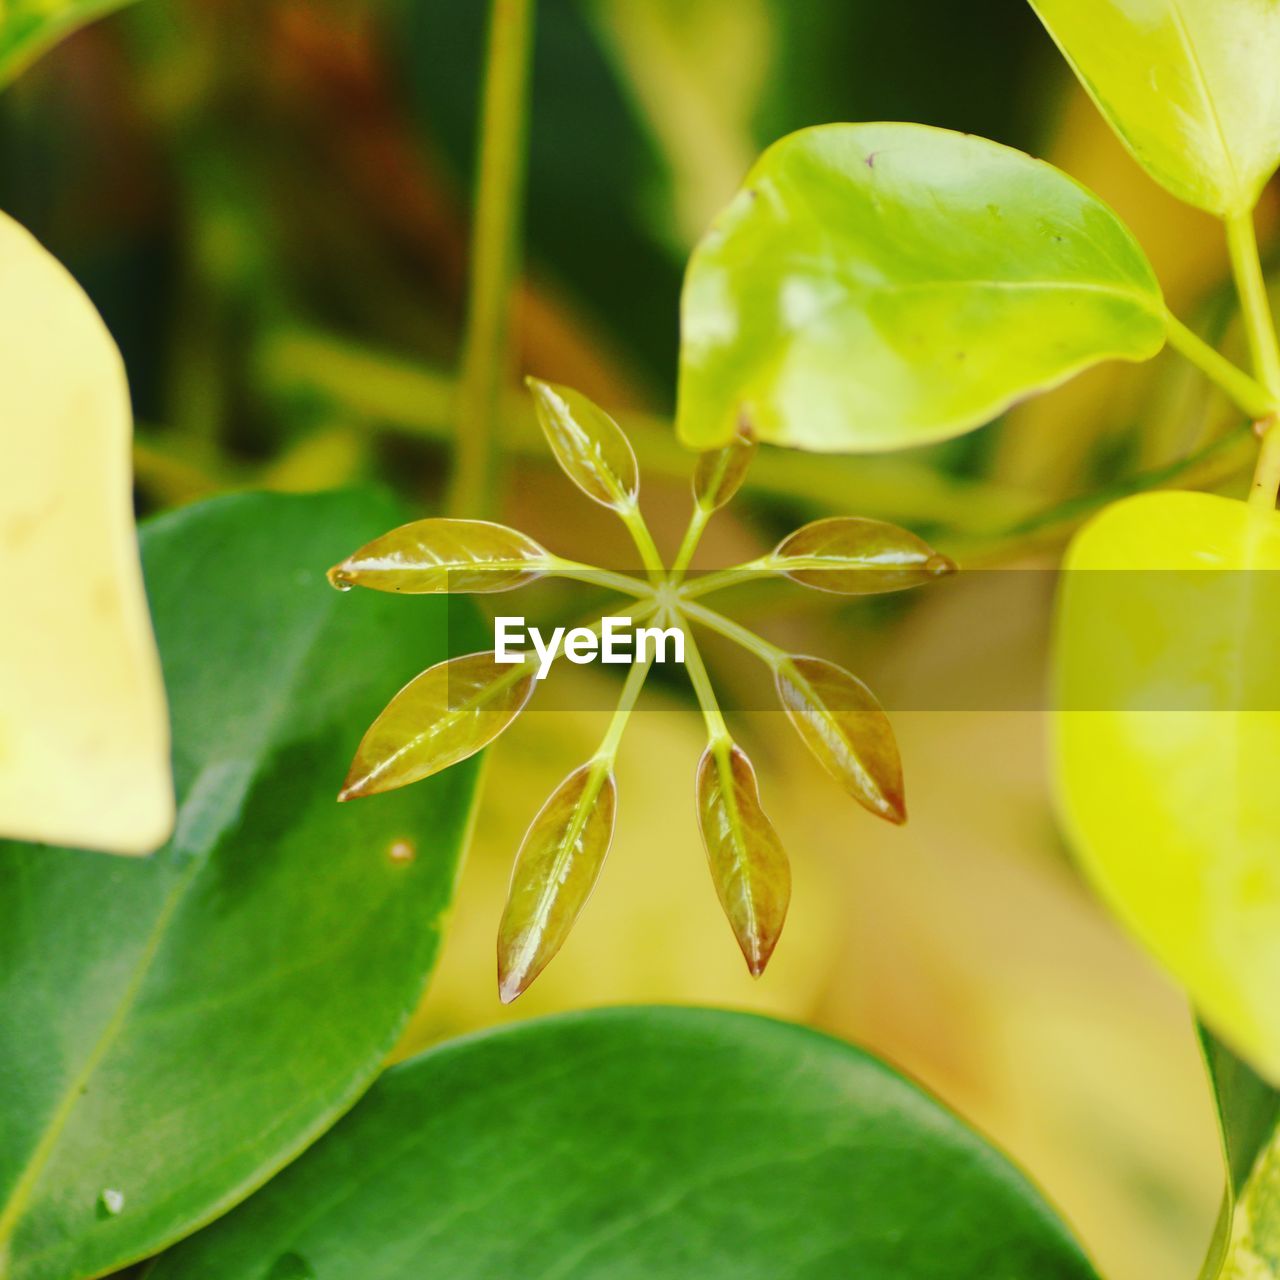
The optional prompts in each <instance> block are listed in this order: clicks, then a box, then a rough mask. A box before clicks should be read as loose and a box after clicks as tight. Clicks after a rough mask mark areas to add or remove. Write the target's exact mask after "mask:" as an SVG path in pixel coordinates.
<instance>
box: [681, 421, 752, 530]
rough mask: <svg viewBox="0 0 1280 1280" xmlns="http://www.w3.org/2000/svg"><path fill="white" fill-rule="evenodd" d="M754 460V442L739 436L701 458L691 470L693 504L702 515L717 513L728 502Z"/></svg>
mask: <svg viewBox="0 0 1280 1280" xmlns="http://www.w3.org/2000/svg"><path fill="white" fill-rule="evenodd" d="M755 456H756V442H755V441H754V440H752V439H751V437H750V436H748V435H744V434H743V433H742V432H739V433H738V434H737V435H736V436H734V438H733V440H732V441H730V443H729V444H727V445H725V446H724V448H723V449H710V450H708V451H707V452H705V453H702V454H700V455H699V456H698V461H697V462H696V463H694V467H693V500H694V501H695V502H696V503H697V504H698V506H700V507H702V508H703V510H705V511H718V510H719V509H720V508H721V507H723V506H724V505H725V504H726V503H728V502H731V501H732V500H733V495H734V494H735V493H737V492H738V490H739V489H741V488H742V482H743V481H744V480H745V479H746V478H747V472H748V470H750V467H751V462H752V459H753V458H754V457H755Z"/></svg>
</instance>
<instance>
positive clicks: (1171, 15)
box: [1031, 0, 1280, 214]
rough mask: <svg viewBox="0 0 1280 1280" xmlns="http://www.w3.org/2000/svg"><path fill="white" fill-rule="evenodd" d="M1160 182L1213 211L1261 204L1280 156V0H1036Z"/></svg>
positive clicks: (1084, 79)
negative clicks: (1261, 194) (1279, 0)
mask: <svg viewBox="0 0 1280 1280" xmlns="http://www.w3.org/2000/svg"><path fill="white" fill-rule="evenodd" d="M1031 6H1032V8H1033V9H1035V11H1036V12H1037V13H1038V14H1039V15H1040V20H1041V21H1042V22H1043V23H1044V25H1045V26H1046V27H1047V28H1048V29H1049V34H1050V35H1052V36H1053V38H1054V40H1056V41H1057V43H1058V47H1059V48H1060V49H1061V50H1062V52H1063V54H1065V56H1066V58H1067V61H1068V62H1070V63H1071V65H1072V67H1073V68H1074V69H1075V73H1076V75H1078V76H1079V77H1080V80H1081V83H1082V84H1083V85H1084V87H1085V88H1086V89H1087V90H1088V91H1089V94H1090V96H1091V97H1092V98H1093V100H1094V102H1096V103H1097V104H1098V108H1099V110H1100V111H1101V112H1102V114H1103V115H1104V116H1106V118H1107V120H1108V121H1109V122H1110V124H1111V126H1112V128H1114V129H1115V131H1116V132H1117V133H1118V134H1119V135H1120V138H1121V140H1122V141H1123V142H1124V144H1125V146H1127V147H1128V148H1129V150H1130V151H1131V152H1132V153H1133V155H1134V156H1135V157H1136V159H1137V160H1138V161H1139V162H1140V163H1141V164H1142V165H1143V166H1144V167H1145V168H1146V170H1147V172H1148V173H1150V174H1151V176H1152V177H1153V178H1155V179H1156V180H1157V181H1158V182H1160V183H1162V184H1163V185H1164V186H1165V187H1167V188H1168V189H1169V190H1170V191H1172V192H1173V194H1174V195H1176V196H1178V197H1179V198H1180V199H1183V200H1186V201H1187V202H1188V203H1189V204H1193V205H1196V206H1197V207H1199V208H1201V209H1207V210H1208V211H1209V212H1210V213H1216V214H1231V213H1243V212H1245V211H1246V210H1249V209H1252V208H1253V205H1254V203H1255V202H1256V200H1257V198H1258V194H1259V192H1260V191H1261V190H1262V188H1263V186H1264V185H1265V184H1266V182H1267V179H1268V178H1270V177H1271V175H1272V174H1273V173H1274V172H1275V168H1276V164H1277V163H1278V162H1280V88H1278V87H1277V84H1276V67H1277V66H1280V5H1276V4H1274V3H1272V0H1031Z"/></svg>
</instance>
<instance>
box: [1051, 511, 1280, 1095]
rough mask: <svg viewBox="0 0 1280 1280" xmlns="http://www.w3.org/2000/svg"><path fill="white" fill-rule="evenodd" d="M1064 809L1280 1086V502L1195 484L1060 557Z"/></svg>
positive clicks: (1130, 919)
mask: <svg viewBox="0 0 1280 1280" xmlns="http://www.w3.org/2000/svg"><path fill="white" fill-rule="evenodd" d="M1065 568H1066V571H1065V573H1064V575H1063V586H1062V594H1061V600H1060V604H1059V618H1058V632H1057V657H1056V662H1057V677H1056V678H1057V688H1058V692H1057V699H1058V706H1059V708H1060V709H1059V711H1058V712H1057V714H1056V716H1055V726H1054V733H1055V747H1056V756H1057V774H1058V789H1059V793H1060V808H1061V812H1062V817H1063V820H1064V823H1065V826H1066V829H1067V833H1068V835H1069V836H1070V838H1071V840H1072V843H1073V844H1074V846H1075V849H1076V852H1077V854H1078V856H1079V859H1080V862H1081V864H1082V866H1083V867H1084V869H1085V871H1086V872H1087V873H1088V875H1089V876H1090V878H1091V879H1092V880H1093V882H1094V884H1095V885H1096V886H1097V888H1098V890H1099V891H1100V893H1101V894H1102V896H1103V897H1104V898H1105V899H1106V900H1107V901H1108V902H1109V903H1110V905H1111V906H1112V908H1113V909H1114V910H1115V911H1116V913H1117V914H1118V915H1119V916H1120V918H1121V919H1122V920H1123V921H1124V922H1125V923H1126V924H1127V925H1128V926H1129V927H1130V928H1131V929H1132V930H1133V931H1134V932H1135V933H1136V934H1137V935H1138V936H1139V937H1140V938H1142V939H1143V941H1144V942H1146V944H1147V945H1148V946H1149V947H1150V948H1151V949H1152V950H1153V951H1154V952H1155V954H1156V955H1157V956H1158V957H1159V958H1160V959H1161V960H1162V961H1163V962H1164V963H1165V965H1166V966H1167V967H1168V968H1169V969H1170V970H1171V971H1172V972H1173V973H1174V974H1175V975H1176V976H1177V978H1178V980H1179V981H1180V982H1181V983H1182V985H1183V986H1184V987H1185V988H1186V989H1187V991H1188V992H1189V994H1190V996H1191V999H1192V1001H1193V1002H1194V1003H1195V1005H1196V1007H1197V1009H1198V1010H1199V1011H1200V1013H1201V1015H1202V1017H1203V1019H1204V1020H1205V1022H1206V1023H1208V1025H1209V1026H1210V1027H1212V1028H1213V1030H1214V1031H1215V1032H1216V1033H1217V1034H1218V1035H1219V1036H1221V1037H1222V1038H1223V1039H1224V1040H1225V1041H1226V1042H1227V1043H1228V1044H1229V1045H1230V1046H1231V1047H1232V1048H1233V1049H1234V1050H1235V1051H1236V1052H1238V1053H1239V1054H1241V1056H1243V1057H1244V1058H1245V1059H1246V1060H1247V1061H1248V1062H1249V1063H1250V1064H1251V1065H1252V1066H1253V1067H1254V1068H1255V1069H1256V1070H1257V1071H1258V1072H1259V1073H1260V1074H1261V1075H1263V1076H1264V1077H1265V1078H1266V1079H1267V1080H1269V1081H1270V1082H1271V1083H1272V1084H1280V1004H1278V1003H1277V1001H1276V994H1275V993H1276V991H1277V989H1280V928H1277V922H1278V921H1280V871H1278V870H1277V862H1276V850H1277V849H1278V848H1280V806H1277V805H1276V803H1275V796H1276V778H1277V777H1280V668H1277V666H1276V663H1275V637H1276V635H1277V634H1280V572H1277V571H1278V570H1280V515H1274V516H1273V515H1269V514H1263V515H1259V514H1257V513H1254V512H1251V511H1250V510H1249V509H1248V508H1247V507H1246V506H1245V505H1244V504H1243V503H1239V502H1235V501H1231V500H1228V499H1226V498H1220V497H1215V496H1211V495H1208V494H1192V493H1156V494H1146V495H1143V496H1140V497H1136V498H1130V499H1127V500H1125V501H1123V502H1120V503H1117V504H1116V505H1114V506H1112V507H1110V508H1108V509H1107V510H1106V511H1105V512H1103V513H1102V514H1101V515H1099V516H1098V517H1096V518H1095V519H1094V520H1093V521H1092V522H1091V523H1090V524H1088V525H1087V526H1086V527H1085V528H1084V529H1083V530H1081V532H1080V533H1079V534H1078V535H1077V536H1076V539H1075V541H1074V542H1073V543H1072V545H1071V548H1070V551H1069V553H1068V556H1067V559H1066V566H1065Z"/></svg>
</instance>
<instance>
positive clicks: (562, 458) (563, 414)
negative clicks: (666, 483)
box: [525, 378, 640, 511]
mask: <svg viewBox="0 0 1280 1280" xmlns="http://www.w3.org/2000/svg"><path fill="white" fill-rule="evenodd" d="M525 381H526V383H527V384H528V387H529V390H530V391H531V392H532V393H533V403H534V408H535V409H536V411H537V415H538V422H539V424H540V425H541V427H542V430H543V434H544V435H545V436H546V437H547V443H548V444H549V445H550V446H551V452H552V453H553V454H555V458H556V461H557V462H558V463H559V464H560V466H561V468H562V469H563V470H564V473H565V475H567V476H568V477H569V479H570V480H572V481H573V483H574V484H576V485H577V486H578V488H579V489H581V490H582V492H583V493H585V494H586V495H587V497H588V498H590V499H591V500H592V501H593V502H598V503H600V504H601V506H605V507H612V508H613V510H615V511H626V510H629V509H630V508H631V507H634V506H635V502H636V496H637V495H638V494H639V492H640V469H639V467H638V466H637V465H636V455H635V453H634V451H633V450H632V448H631V442H630V441H629V440H628V439H627V437H626V436H625V435H623V434H622V428H621V427H619V426H618V424H617V423H616V422H614V420H613V419H612V418H611V417H609V415H608V414H607V413H605V411H604V410H603V409H601V408H599V406H597V405H595V404H593V403H592V402H591V401H590V400H588V399H587V397H586V396H584V395H582V394H581V393H580V392H577V391H573V390H571V389H570V388H569V387H560V386H556V385H555V384H554V383H550V382H539V381H538V379H537V378H526V379H525Z"/></svg>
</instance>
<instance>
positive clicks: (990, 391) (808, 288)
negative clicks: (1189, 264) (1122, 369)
mask: <svg viewBox="0 0 1280 1280" xmlns="http://www.w3.org/2000/svg"><path fill="white" fill-rule="evenodd" d="M1164 339H1165V312H1164V304H1163V301H1162V298H1161V295H1160V289H1159V286H1158V284H1157V283H1156V279H1155V276H1154V275H1153V274H1152V271H1151V267H1150V265H1149V264H1148V263H1147V260H1146V259H1145V257H1144V256H1143V254H1142V251H1141V249H1139V247H1138V245H1137V244H1136V243H1135V241H1134V239H1133V237H1132V236H1131V235H1130V233H1129V232H1128V230H1127V229H1126V228H1125V227H1124V226H1123V225H1122V224H1121V223H1120V222H1119V221H1118V220H1117V218H1116V217H1115V215H1114V214H1112V213H1111V211H1110V210H1109V209H1108V208H1107V207H1106V206H1105V205H1104V204H1102V202H1101V201H1099V200H1098V199H1097V198H1096V197H1095V196H1093V195H1091V194H1090V193H1089V192H1088V191H1086V190H1085V189H1084V188H1083V187H1081V186H1079V185H1078V184H1077V183H1076V182H1074V181H1073V180H1072V179H1070V178H1068V177H1067V176H1066V175H1065V174H1063V173H1060V172H1059V171H1058V170H1056V169H1054V168H1053V167H1052V166H1050V165H1047V164H1044V163H1042V162H1040V161H1038V160H1032V159H1031V158H1030V157H1029V156H1026V155H1024V154H1023V153H1022V152H1020V151H1014V150H1011V149H1010V148H1008V147H1002V146H998V145H997V144H996V143H994V142H988V141H986V140H985V139H983V138H974V137H970V136H968V135H965V134H958V133H951V132H949V131H947V130H944V129H933V128H927V127H925V126H924V125H913V124H859V125H848V124H836V125H824V126H821V127H819V128H814V129H805V130H803V131H802V132H800V133H795V134H792V135H791V136H790V137H787V138H784V139H782V141H781V142H778V143H775V144H774V146H772V147H771V148H769V150H768V151H766V152H765V154H764V155H763V156H762V157H761V159H760V160H759V161H758V162H757V164H756V166H755V168H754V169H753V170H752V171H751V173H750V174H749V176H748V178H747V182H746V185H745V187H744V188H743V190H742V191H741V192H740V193H739V194H738V196H737V197H736V199H735V200H734V201H733V202H732V203H731V204H730V205H729V207H728V208H727V209H726V210H725V211H724V212H723V213H722V214H721V215H720V217H719V218H718V219H717V220H716V222H715V224H714V225H713V227H712V229H711V231H710V232H709V233H708V235H707V236H706V238H705V239H704V240H703V241H702V243H701V244H700V245H699V247H698V249H697V251H696V252H695V253H694V255H693V258H692V259H691V261H690V264H689V271H688V275H687V277H686V280H685V291H684V302H683V337H682V345H681V356H680V398H679V414H678V427H679V432H680V435H681V438H682V439H683V440H684V442H685V443H686V444H688V445H691V446H693V447H695V448H702V449H705V448H709V447H713V446H718V445H722V444H726V443H727V442H728V441H729V440H731V439H732V438H733V436H734V434H735V433H736V432H737V431H738V429H739V425H740V424H743V423H745V424H747V425H748V426H749V427H750V429H751V430H752V431H753V433H754V435H755V436H756V437H757V438H758V439H760V440H767V441H772V442H774V443H777V444H786V445H793V446H798V447H800V448H805V449H819V450H826V451H830V452H840V451H875V450H887V449H900V448H903V447H905V446H908V445H916V444H923V443H925V442H927V441H932V440H943V439H946V438H948V437H950V436H956V435H960V434H962V433H963V432H965V431H970V430H972V429H973V428H974V427H979V426H981V425H982V424H983V423H985V422H989V421H990V420H991V419H992V418H994V417H995V416H996V415H997V414H999V413H1000V412H1002V411H1003V410H1004V409H1006V408H1008V406H1009V405H1010V404H1012V403H1013V402H1014V401H1015V400H1017V399H1019V398H1021V397H1023V396H1026V395H1028V394H1029V393H1031V392H1033V391H1041V390H1044V389H1045V388H1048V387H1052V386H1054V385H1056V384H1057V383H1060V382H1062V381H1064V380H1065V379H1067V378H1069V377H1071V376H1072V375H1073V374H1075V373H1079V372H1080V371H1081V370H1082V369H1085V368H1087V367H1088V366H1090V365H1093V364H1096V363H1097V362H1098V361H1100V360H1107V359H1112V358H1120V359H1126V360H1146V359H1148V358H1149V357H1151V356H1153V355H1155V353H1156V352H1157V351H1159V350H1160V348H1161V346H1162V345H1163V343H1164Z"/></svg>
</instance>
